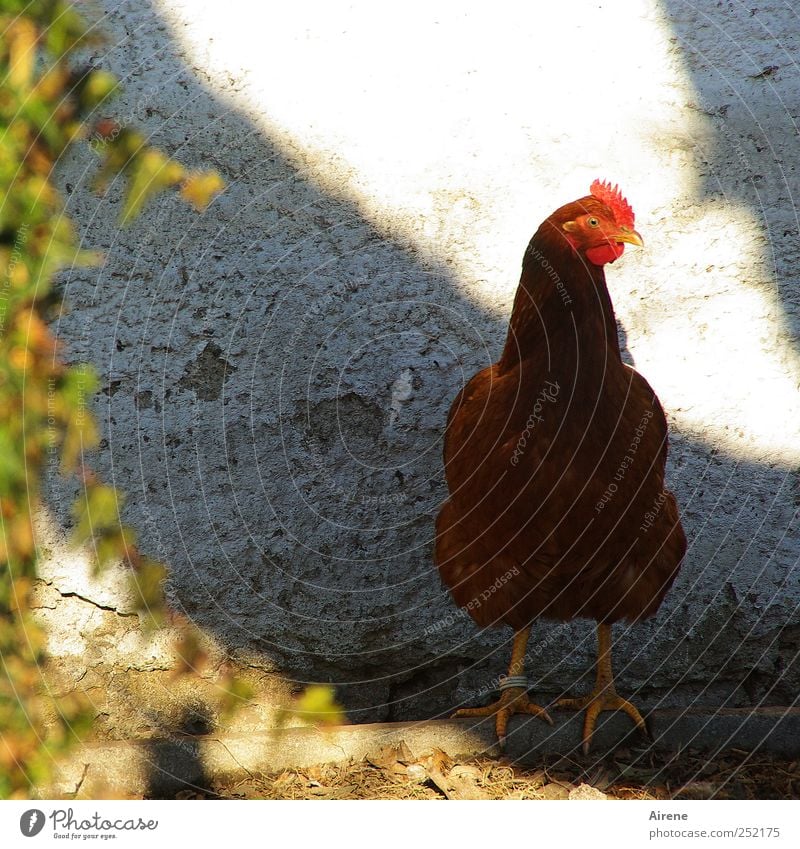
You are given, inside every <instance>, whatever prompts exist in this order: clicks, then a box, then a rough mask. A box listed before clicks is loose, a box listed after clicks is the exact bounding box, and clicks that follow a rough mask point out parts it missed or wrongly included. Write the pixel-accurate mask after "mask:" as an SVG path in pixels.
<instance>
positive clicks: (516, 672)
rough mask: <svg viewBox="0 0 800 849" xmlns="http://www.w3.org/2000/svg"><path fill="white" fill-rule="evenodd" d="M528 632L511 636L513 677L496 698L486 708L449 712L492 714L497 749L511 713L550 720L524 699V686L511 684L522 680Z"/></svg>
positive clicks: (524, 630) (503, 738) (474, 714)
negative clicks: (495, 730)
mask: <svg viewBox="0 0 800 849" xmlns="http://www.w3.org/2000/svg"><path fill="white" fill-rule="evenodd" d="M530 633H531V627H530V625H528V627H527V628H523V629H522V630H521V631H518V632H517V633H516V634H515V636H514V645H513V647H512V649H511V663H510V664H509V666H508V678H509V679H516V680H508V681H507V683H506V686H505V687H502V686H501V690H502V692H501V694H500V698H499V699H498V700H497V701H496V702H494V703H492V704H490V705H487V706H486V707H479V708H462V709H461V710H457V711H456V712H455V713H454V714H453V718H457V717H465V716H496V719H495V723H496V725H495V727H496V729H497V742H498V743H499V744H500V748H501V749H503V748H505V742H506V729H507V728H508V720H509V719H511V717H512V716H513V715H514V714H515V713H524V714H528V715H529V716H540V717H541V718H542V719H544V720H545V721H546V722H549V723H550V725H552V724H553V720H552V719H550V717H549V715H548V713H547V711H546V710H545V709H544V708H542V707H539V705H535V704H533V702H531V701H529V700H528V693H527V688H526V687H524V686H513V685H515V684H520V685H522V684H524V683H525V676H524V674H523V673H524V671H525V649H526V648H527V645H528V637H529V636H530Z"/></svg>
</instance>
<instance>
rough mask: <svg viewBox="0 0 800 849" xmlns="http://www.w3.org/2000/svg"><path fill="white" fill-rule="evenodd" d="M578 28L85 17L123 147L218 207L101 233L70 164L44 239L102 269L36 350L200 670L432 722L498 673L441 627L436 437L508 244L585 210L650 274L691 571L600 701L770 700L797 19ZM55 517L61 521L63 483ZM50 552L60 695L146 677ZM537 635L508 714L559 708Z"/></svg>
mask: <svg viewBox="0 0 800 849" xmlns="http://www.w3.org/2000/svg"><path fill="white" fill-rule="evenodd" d="M581 6H582V13H581V14H577V13H576V12H575V11H574V9H573V6H572V4H570V7H569V9H566V8H565V9H564V10H563V12H562V11H560V10H555V11H553V12H551V13H550V17H547V16H545V15H543V14H542V13H540V12H537V13H536V15H535V16H534V13H533V12H531V20H530V21H528V20H525V18H524V16H522V17H520V15H519V12H518V11H517V12H515V13H514V14H513V15H510V11H509V10H507V9H505V8H504V7H502V5H501V6H500V7H498V8H495V6H494V5H493V6H492V7H491V9H490V10H486V9H481V8H480V7H481V4H473V6H470V4H468V5H467V6H466V7H462V8H460V10H459V11H458V12H457V13H456V12H453V11H446V10H445V8H444V7H442V8H441V9H429V10H428V11H427V12H426V11H424V10H422V9H421V8H416V7H414V6H411V7H409V9H408V10H406V11H404V12H403V15H402V20H393V21H391V22H387V21H386V20H382V19H381V18H380V17H376V16H375V15H376V13H375V12H374V11H370V10H368V9H367V8H366V7H364V8H356V9H355V10H351V11H349V12H345V11H342V10H337V11H335V12H330V11H328V12H325V11H324V10H323V9H322V8H315V9H313V10H311V9H305V8H299V9H295V11H292V10H283V11H281V12H278V11H271V12H270V19H269V21H267V20H265V21H264V22H262V23H261V24H259V25H258V26H256V25H255V22H254V21H253V20H252V18H251V17H250V16H251V15H252V10H247V8H246V4H244V5H242V4H240V3H239V4H237V3H226V4H224V7H220V6H218V5H217V6H215V5H214V4H210V5H208V4H204V3H199V2H191V0H181V1H180V2H179V0H160V2H158V3H157V4H155V5H151V4H150V3H148V2H142V0H139V2H135V3H134V2H129V3H114V2H107V3H105V8H106V9H107V10H108V12H109V17H108V18H107V19H106V20H105V21H104V27H105V28H106V29H107V31H109V32H110V33H111V39H110V42H109V49H108V51H107V52H105V51H103V52H99V53H97V54H96V57H95V60H96V61H97V62H98V63H99V64H100V65H102V66H104V67H109V68H111V69H112V70H113V71H115V72H116V73H117V74H118V75H120V76H121V77H122V79H123V81H124V83H125V95H124V98H123V99H122V100H121V101H120V102H119V103H118V105H117V107H116V110H115V114H116V115H117V116H118V117H122V119H123V120H126V119H127V118H128V117H130V118H132V119H133V120H135V121H137V122H138V123H140V124H141V125H143V126H144V127H145V128H146V129H147V130H148V131H149V132H151V133H152V139H153V141H154V142H155V143H157V144H160V145H162V146H163V147H164V148H165V149H167V150H168V151H169V152H170V153H172V154H173V155H176V156H178V157H179V158H181V159H182V160H183V161H185V162H186V163H188V164H190V165H197V166H213V167H216V168H218V169H219V170H220V172H221V173H222V174H223V176H224V177H225V179H226V181H227V183H228V188H227V190H226V191H225V193H224V194H223V195H222V196H221V197H220V198H219V199H218V200H217V201H216V202H215V203H214V205H213V206H212V207H211V209H210V210H209V211H208V212H207V213H206V214H205V215H203V216H197V215H195V214H193V213H192V212H190V211H188V210H186V209H185V208H184V207H183V206H182V205H181V204H180V203H179V202H178V201H177V200H175V199H174V198H171V197H165V198H163V199H161V200H159V201H158V202H157V203H155V204H153V205H152V206H151V207H149V208H148V209H147V211H146V213H145V214H144V215H143V216H142V217H141V219H140V220H139V221H138V222H137V223H136V224H135V225H134V226H132V227H131V228H129V229H127V230H125V231H120V230H118V228H117V226H116V216H117V215H118V212H119V198H120V195H119V190H118V187H114V188H112V190H111V192H110V193H109V195H108V196H107V197H106V198H103V199H97V198H95V197H94V196H93V195H92V194H91V192H90V191H89V190H88V183H89V175H90V173H91V166H92V157H91V155H90V153H89V152H88V151H87V150H79V151H77V152H76V153H75V154H74V155H73V157H72V158H71V160H70V161H68V162H65V163H64V164H63V168H62V183H63V185H64V186H65V187H66V189H67V191H68V192H69V193H70V195H69V209H70V212H71V214H72V215H73V216H74V217H75V219H76V220H77V222H78V223H79V226H80V227H81V230H82V233H83V236H84V238H85V240H86V243H87V245H88V246H91V247H95V248H103V249H105V250H106V255H107V260H106V263H105V265H104V266H103V267H102V269H101V270H100V271H99V272H94V271H93V272H87V271H76V272H74V273H72V274H70V275H69V276H68V277H67V278H66V279H65V286H64V290H65V298H66V301H67V303H68V304H69V306H70V308H71V311H70V312H68V313H65V314H64V315H63V317H62V318H61V319H60V321H59V322H58V325H57V331H58V335H59V337H60V338H61V339H62V341H63V342H64V344H65V346H66V349H67V351H68V352H69V357H70V359H71V360H73V361H81V360H88V361H89V362H92V363H93V364H94V365H95V367H96V368H97V369H98V370H99V371H100V373H101V374H102V375H103V382H104V388H103V390H102V391H101V392H100V393H98V396H97V398H96V409H97V413H98V415H99V417H100V419H101V421H102V424H103V429H104V439H103V446H102V450H101V451H100V452H98V454H97V457H96V458H95V459H94V460H93V462H94V465H95V466H96V467H97V468H98V469H99V470H100V471H101V472H102V473H104V474H105V475H106V476H107V477H109V478H111V479H113V481H114V482H115V483H116V484H117V485H119V486H121V487H122V488H123V489H124V490H125V491H127V492H128V493H129V500H128V504H127V507H126V517H127V519H128V520H130V521H131V522H132V523H133V524H134V525H136V526H137V527H138V528H139V529H140V531H141V535H142V539H143V547H144V548H145V549H146V550H147V551H148V553H151V554H154V555H156V556H158V557H161V558H163V559H165V560H166V562H168V563H169V565H170V568H171V577H170V579H169V587H168V591H169V596H170V598H171V600H172V602H173V603H174V604H175V605H176V606H177V607H178V608H179V609H181V610H184V611H185V612H186V613H187V614H188V615H189V616H191V617H192V618H193V619H194V620H195V621H196V622H197V623H198V624H199V625H200V626H201V627H202V628H203V629H204V630H205V631H206V633H207V634H208V635H209V638H210V640H211V641H212V642H213V645H214V646H215V649H214V651H215V652H216V653H217V657H218V658H222V657H224V656H226V655H232V656H233V657H235V658H236V659H238V660H239V661H241V662H242V663H243V664H244V665H245V666H246V667H248V668H250V669H253V668H255V669H257V670H264V672H265V675H264V676H263V682H265V683H264V689H263V692H264V693H265V694H266V695H265V698H266V699H267V701H268V700H269V698H270V697H271V696H272V697H275V698H277V697H278V696H280V695H281V694H285V691H286V687H285V685H283V684H282V680H283V679H282V676H283V675H286V676H289V677H291V678H294V679H295V680H299V681H303V680H330V681H334V682H336V683H337V684H338V685H340V691H339V693H340V697H341V699H342V700H343V701H344V703H345V704H346V705H347V706H348V707H349V708H350V709H351V712H352V715H353V717H354V718H355V719H358V720H364V719H375V718H405V717H420V716H423V715H435V714H438V713H440V712H445V711H449V710H450V709H451V708H452V707H453V706H454V705H456V704H457V703H459V702H460V701H462V700H465V699H467V700H469V699H473V700H474V699H475V698H476V696H477V695H479V694H485V692H486V690H487V689H488V688H489V687H490V686H491V682H492V681H493V680H494V679H495V678H496V676H497V674H498V673H499V672H501V671H502V670H503V669H504V668H505V664H506V662H507V648H508V640H509V637H510V635H509V634H508V633H507V632H504V631H487V632H479V631H478V629H477V628H476V627H475V626H474V625H473V624H472V623H471V621H469V620H468V619H466V617H463V616H457V615H455V612H454V608H453V606H452V604H451V602H450V600H449V598H448V596H447V594H446V593H445V592H444V591H443V590H442V588H441V586H440V585H439V581H438V578H437V576H436V574H435V572H434V570H433V568H432V565H431V548H432V532H433V517H434V515H435V511H436V509H437V506H438V505H439V503H440V502H441V500H442V498H443V496H444V488H443V474H442V468H441V461H440V452H441V439H442V431H443V425H444V420H445V415H446V410H447V407H448V405H449V402H450V400H451V399H452V397H453V396H454V395H455V393H456V392H457V391H458V389H459V387H460V386H461V384H462V382H463V380H465V379H466V378H468V377H469V376H470V375H471V374H472V373H474V371H476V370H477V369H478V368H481V367H483V366H484V365H486V364H488V363H489V362H491V361H492V360H493V359H494V358H495V357H496V356H497V354H498V352H499V350H500V347H501V345H502V341H503V337H504V332H505V323H506V321H507V318H508V312H509V310H510V305H511V301H512V299H513V294H514V288H515V286H516V282H517V278H518V270H519V263H520V259H521V254H522V250H523V248H524V246H525V244H526V242H527V240H528V238H529V237H530V234H531V233H532V232H533V230H534V229H535V227H536V226H537V225H538V223H539V221H540V220H541V219H542V218H544V217H545V216H546V215H548V214H549V213H550V212H551V211H552V209H553V208H554V207H555V206H557V205H560V204H561V203H563V202H566V201H568V200H571V199H573V198H574V197H577V196H580V195H581V194H583V193H584V192H585V191H586V187H587V186H588V183H589V181H590V180H591V179H592V178H593V177H595V176H598V175H599V176H608V177H611V178H612V179H614V180H619V181H620V183H622V185H623V188H624V189H625V190H626V192H627V194H628V195H629V197H630V199H631V200H632V202H633V203H634V205H635V208H636V211H637V216H638V217H637V224H638V226H639V228H640V229H641V231H642V232H643V234H644V236H645V239H646V241H647V243H648V248H647V250H645V251H640V252H633V251H632V252H630V253H629V254H627V255H626V256H625V257H624V258H623V260H622V261H621V262H619V263H617V264H616V265H615V266H614V267H612V268H610V269H609V273H608V278H609V283H610V289H611V292H612V296H613V298H614V301H615V305H616V308H617V313H618V319H619V322H620V334H621V339H622V340H623V342H624V343H625V345H626V351H627V356H629V357H630V358H631V359H632V361H633V362H635V363H636V365H637V367H639V368H640V369H641V370H642V372H643V373H644V374H645V375H646V376H647V377H648V379H649V380H650V382H651V383H652V384H653V385H654V387H655V388H656V390H657V391H658V392H659V394H660V396H661V398H662V401H663V402H664V404H665V406H666V407H667V410H668V412H669V415H670V421H671V427H672V456H671V463H670V481H671V484H672V487H673V489H674V490H675V491H676V493H677V495H678V499H679V502H680V504H681V506H682V508H683V516H684V523H685V526H686V531H687V534H688V536H689V539H690V543H691V544H690V549H689V554H688V556H687V559H686V561H685V565H684V568H683V571H682V574H681V576H680V578H679V580H678V582H677V584H676V585H675V587H674V589H673V590H672V592H671V594H670V595H669V597H668V599H667V601H666V602H665V604H664V606H663V607H662V610H661V612H660V613H659V616H658V617H657V618H656V619H655V620H653V621H651V622H648V623H646V624H644V625H640V626H636V627H635V628H632V629H631V630H630V631H629V632H626V631H625V630H624V629H623V628H622V627H619V628H618V629H617V632H616V634H617V636H618V644H617V648H616V649H615V654H616V658H617V667H618V678H619V681H618V684H619V687H620V689H621V690H623V691H625V692H632V691H635V690H637V689H638V690H639V691H640V692H639V700H640V702H641V703H642V704H644V705H652V704H655V703H656V702H657V701H659V700H662V701H664V702H666V703H671V704H685V703H687V702H689V701H691V700H692V699H697V700H698V701H701V702H703V703H722V702H723V701H727V703H728V704H735V705H746V704H751V703H754V702H757V701H761V700H763V701H764V702H766V703H778V704H788V703H790V702H792V701H794V699H795V698H796V694H797V692H798V684H799V683H800V664H798V663H797V662H796V655H797V650H798V646H797V643H798V637H800V619H799V618H798V613H797V605H798V600H799V598H800V593H799V592H798V582H797V575H798V571H797V556H798V535H797V524H796V509H797V503H798V500H797V498H798V484H797V478H796V471H797V468H798V465H800V463H799V462H798V461H800V438H798V430H797V423H798V415H797V414H798V406H800V405H799V404H798V394H797V388H798V375H799V374H800V369H798V354H797V346H798V327H799V325H798V320H799V319H798V289H797V258H798V252H799V251H798V246H799V245H800V235H799V234H798V222H797V218H796V209H795V194H796V192H797V188H798V182H797V174H796V167H797V165H798V152H797V151H798V145H797V131H796V127H795V122H796V120H797V116H798V113H799V112H800V103H798V91H800V71H798V68H797V67H796V66H795V64H794V63H795V61H796V59H797V57H798V49H797V45H796V33H797V32H798V27H797V18H796V16H795V14H794V13H793V12H792V11H791V10H789V9H788V8H787V7H786V5H785V4H783V3H762V4H760V5H759V6H758V8H757V10H756V11H754V12H752V13H751V10H750V9H749V8H744V7H742V6H741V5H740V4H738V3H733V2H731V3H719V4H718V3H716V2H695V3H691V4H689V3H683V2H679V0H664V2H662V3H661V4H657V3H656V2H655V1H654V0H650V2H641V3H635V4H634V3H628V2H626V3H621V4H619V8H616V4H614V3H611V4H605V7H604V8H603V9H597V8H596V7H595V5H594V4H589V3H586V4H581ZM612 7H613V8H612ZM509 15H510V16H509ZM534 17H535V20H534ZM623 20H624V21H625V24H624V25H622V24H621V21H623ZM387 26H388V27H389V29H390V30H391V36H390V35H389V34H388V32H387ZM573 53H574V55H575V56H576V57H578V58H577V59H574V58H571V57H572V54H573ZM612 54H613V55H612ZM309 69H311V72H309ZM49 503H50V506H51V510H52V511H53V513H54V514H55V518H56V524H58V522H61V523H62V524H67V519H66V508H65V507H64V505H65V504H67V503H68V492H66V488H65V486H64V484H63V483H61V482H59V481H56V480H54V481H53V482H52V485H51V490H50V498H49ZM53 550H54V552H56V553H55V554H54V556H53V558H52V561H51V564H50V566H49V570H50V571H49V572H48V573H47V576H48V580H49V581H50V585H48V587H45V588H43V590H42V592H43V608H47V610H45V614H46V615H47V616H48V618H49V619H50V620H51V621H53V622H54V623H55V624H56V632H55V636H54V638H53V649H54V652H55V653H56V654H57V655H58V656H59V657H60V658H63V664H62V668H63V670H71V671H70V672H69V673H68V674H67V672H65V673H64V674H65V676H66V677H67V679H68V681H71V682H74V681H76V680H79V679H80V678H81V677H82V676H83V675H84V674H86V671H87V669H89V668H91V669H92V670H93V671H92V674H93V675H95V676H99V679H98V680H100V679H102V676H103V675H106V674H111V675H112V677H113V676H114V675H118V674H120V673H123V674H124V673H125V671H126V670H129V669H133V670H137V669H140V670H143V671H146V672H148V673H157V671H158V670H159V669H160V668H163V667H168V666H169V664H170V662H171V661H170V658H169V651H168V649H167V648H166V647H165V646H164V645H156V646H153V645H151V644H149V643H147V641H145V640H142V639H141V638H140V637H137V636H136V635H135V634H134V632H135V630H136V629H135V623H133V622H132V621H131V619H130V618H129V617H119V616H118V613H117V612H111V611H109V610H106V611H104V612H101V611H98V610H97V608H96V607H94V606H93V605H92V604H90V603H89V602H84V601H81V598H80V597H83V598H86V599H92V600H93V601H95V602H97V601H98V599H99V601H100V603H101V604H103V605H104V606H105V607H107V608H112V609H114V611H118V610H122V611H123V612H124V610H125V607H124V603H123V601H120V591H119V588H118V586H115V585H114V581H113V580H111V581H110V586H109V587H107V588H106V589H98V588H96V587H95V586H93V585H92V582H91V581H90V580H89V579H88V577H86V575H87V572H86V570H85V568H83V569H77V568H76V566H75V558H72V557H71V556H70V555H68V554H66V553H65V552H64V550H63V549H62V548H61V547H59V545H58V544H57V543H53ZM65 595H66V596H67V598H64V596H65ZM117 620H119V621H117ZM534 633H535V635H534V638H533V640H532V642H531V648H530V652H529V668H530V673H531V677H532V679H533V681H534V682H535V686H536V688H537V689H538V690H539V691H540V692H542V693H544V694H545V695H546V694H557V693H560V692H561V691H562V690H563V689H565V688H568V687H572V686H576V687H580V686H585V684H586V679H585V678H584V679H582V676H584V675H587V674H588V673H589V671H590V664H591V661H592V656H593V650H594V637H593V631H592V627H591V625H590V624H589V623H586V622H581V623H572V624H570V625H566V626H555V625H549V624H546V623H543V624H540V625H537V626H536V630H535V632H534ZM98 636H99V637H100V638H102V639H104V640H105V643H104V645H105V650H104V651H103V652H102V657H95V656H94V655H91V654H85V653H86V652H89V653H91V652H95V654H96V652H97V650H96V649H95V648H92V646H93V644H94V641H95V640H96V639H97V637H98ZM148 657H149V658H150V660H149V661H148V660H147V658H148ZM92 658H93V659H92ZM137 664H138V665H137ZM98 686H102V683H99V684H98ZM156 686H157V687H160V686H162V685H160V684H157V685H156ZM122 701H124V699H123V700H122ZM109 722H110V724H111V725H112V726H113V720H109ZM140 724H141V723H140ZM155 724H156V725H157V723H155ZM137 727H139V726H137Z"/></svg>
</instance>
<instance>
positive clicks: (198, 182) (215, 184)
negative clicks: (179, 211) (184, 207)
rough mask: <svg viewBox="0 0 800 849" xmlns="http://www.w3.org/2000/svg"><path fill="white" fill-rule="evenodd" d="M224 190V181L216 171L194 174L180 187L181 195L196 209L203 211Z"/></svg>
mask: <svg viewBox="0 0 800 849" xmlns="http://www.w3.org/2000/svg"><path fill="white" fill-rule="evenodd" d="M224 188H225V181H224V180H223V179H222V177H220V176H219V174H217V172H216V171H202V172H198V171H196V172H194V173H193V174H190V175H189V177H188V178H187V179H186V181H185V182H184V184H183V186H182V187H181V195H182V196H183V198H184V200H187V201H189V203H191V204H192V205H193V206H194V207H195V208H196V209H200V210H203V209H205V208H206V207H207V206H208V205H209V204H210V203H211V201H212V200H214V198H215V197H216V196H217V195H218V194H219V193H220V192H221V191H222V190H223V189H224Z"/></svg>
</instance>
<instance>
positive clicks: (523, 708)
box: [453, 687, 553, 749]
mask: <svg viewBox="0 0 800 849" xmlns="http://www.w3.org/2000/svg"><path fill="white" fill-rule="evenodd" d="M515 713H524V714H527V715H529V716H540V717H541V718H542V719H544V720H545V722H549V723H550V725H552V724H553V720H552V719H550V716H549V714H548V713H547V711H546V710H545V709H544V708H543V707H539V705H536V704H534V703H533V702H531V701H529V700H528V694H527V692H526V691H525V688H524V687H509V688H508V689H507V690H503V692H502V693H501V694H500V698H499V699H498V700H497V701H496V702H493V703H492V704H490V705H487V706H486V707H478V708H462V709H461V710H457V711H456V712H455V713H454V714H453V718H454V719H456V718H459V717H465V716H492V715H495V728H496V730H497V742H498V743H499V744H500V748H501V749H502V748H504V747H505V742H506V729H507V728H508V720H509V719H511V717H512V716H513V715H514V714H515Z"/></svg>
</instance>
